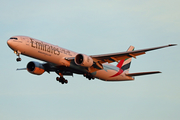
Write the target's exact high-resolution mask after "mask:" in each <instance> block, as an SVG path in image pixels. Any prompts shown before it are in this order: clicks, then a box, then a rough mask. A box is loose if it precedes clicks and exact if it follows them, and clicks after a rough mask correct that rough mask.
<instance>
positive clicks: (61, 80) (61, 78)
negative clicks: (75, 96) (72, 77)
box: [56, 73, 68, 84]
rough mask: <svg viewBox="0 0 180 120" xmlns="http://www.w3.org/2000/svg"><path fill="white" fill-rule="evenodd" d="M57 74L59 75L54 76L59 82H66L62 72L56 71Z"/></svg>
mask: <svg viewBox="0 0 180 120" xmlns="http://www.w3.org/2000/svg"><path fill="white" fill-rule="evenodd" d="M58 75H59V76H60V77H56V80H57V81H59V82H60V83H61V84H64V83H66V84H67V83H68V80H66V79H65V78H64V77H63V74H62V73H58Z"/></svg>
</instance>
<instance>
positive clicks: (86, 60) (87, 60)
mask: <svg viewBox="0 0 180 120" xmlns="http://www.w3.org/2000/svg"><path fill="white" fill-rule="evenodd" d="M74 62H75V63H76V64H77V65H80V66H83V67H91V66H92V65H93V59H92V58H91V57H89V56H87V55H85V54H78V55H76V57H75V59H74Z"/></svg>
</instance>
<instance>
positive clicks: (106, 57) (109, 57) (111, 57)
mask: <svg viewBox="0 0 180 120" xmlns="http://www.w3.org/2000/svg"><path fill="white" fill-rule="evenodd" d="M175 45H177V44H169V45H165V46H160V47H154V48H148V49H141V50H134V51H127V52H119V53H112V54H102V55H91V56H90V57H91V58H92V59H93V60H94V61H95V62H98V63H101V64H102V63H105V62H108V63H111V62H118V61H119V60H122V59H127V58H130V57H134V58H136V56H139V55H142V54H145V53H146V52H148V51H151V50H156V49H160V48H165V47H170V46H175Z"/></svg>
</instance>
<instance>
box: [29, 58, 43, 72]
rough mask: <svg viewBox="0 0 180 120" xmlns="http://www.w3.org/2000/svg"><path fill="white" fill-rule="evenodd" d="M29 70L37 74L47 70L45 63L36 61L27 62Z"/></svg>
mask: <svg viewBox="0 0 180 120" xmlns="http://www.w3.org/2000/svg"><path fill="white" fill-rule="evenodd" d="M27 70H28V72H30V73H32V74H35V75H41V74H43V73H44V72H45V70H44V67H43V65H42V64H41V63H38V62H34V61H31V62H29V63H28V64H27Z"/></svg>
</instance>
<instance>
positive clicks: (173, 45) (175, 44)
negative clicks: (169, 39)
mask: <svg viewBox="0 0 180 120" xmlns="http://www.w3.org/2000/svg"><path fill="white" fill-rule="evenodd" d="M176 45H177V44H169V46H176Z"/></svg>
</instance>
